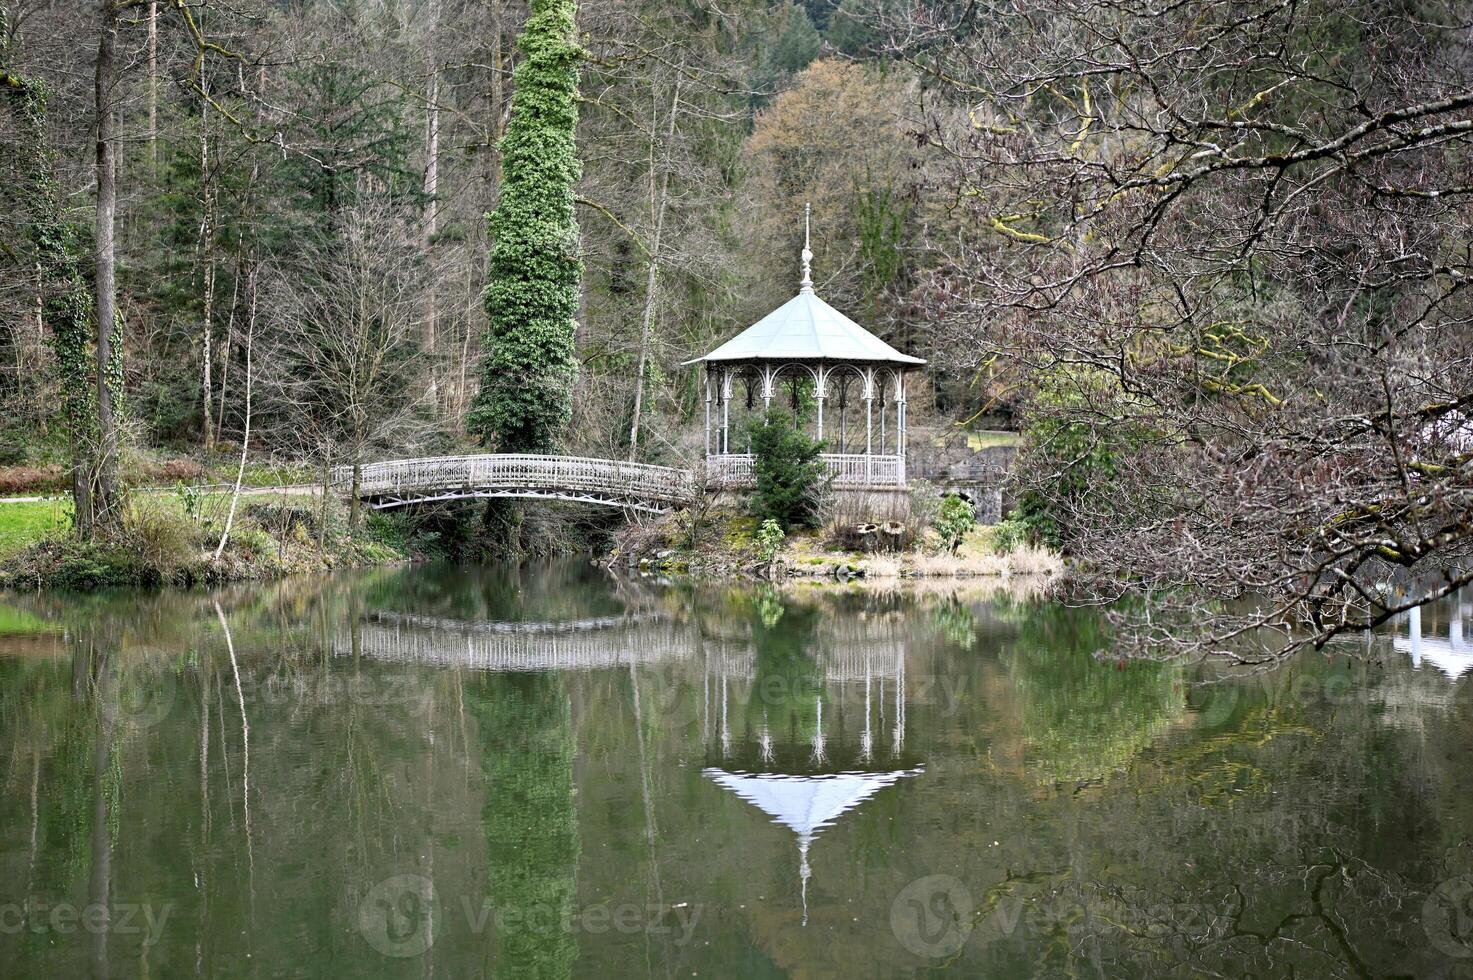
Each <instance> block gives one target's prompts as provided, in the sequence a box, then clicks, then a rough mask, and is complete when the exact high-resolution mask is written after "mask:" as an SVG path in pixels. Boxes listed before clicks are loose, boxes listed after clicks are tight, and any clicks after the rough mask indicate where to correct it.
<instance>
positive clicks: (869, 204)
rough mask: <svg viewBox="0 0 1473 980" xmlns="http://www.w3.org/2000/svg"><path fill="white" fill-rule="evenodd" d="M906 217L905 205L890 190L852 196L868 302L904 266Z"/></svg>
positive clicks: (876, 190) (868, 190)
mask: <svg viewBox="0 0 1473 980" xmlns="http://www.w3.org/2000/svg"><path fill="white" fill-rule="evenodd" d="M909 213H910V209H909V208H908V207H907V205H906V203H905V201H903V200H902V199H901V198H900V197H899V195H897V194H896V193H895V191H894V190H893V189H892V188H889V187H885V188H881V189H875V188H868V189H865V190H863V191H861V192H859V193H858V194H856V195H855V198H854V221H855V225H856V226H857V227H858V229H859V254H860V255H861V256H862V257H863V259H864V267H865V280H866V283H865V285H866V287H867V291H868V293H869V295H870V297H871V298H873V297H874V296H875V295H877V294H878V293H879V292H880V291H881V290H883V289H884V288H885V287H886V286H888V285H890V283H892V282H894V281H895V277H896V276H898V275H900V270H901V268H902V267H903V266H904V264H905V257H904V255H903V253H902V251H901V239H902V236H903V235H904V232H905V219H906V217H907V216H908V215H909Z"/></svg>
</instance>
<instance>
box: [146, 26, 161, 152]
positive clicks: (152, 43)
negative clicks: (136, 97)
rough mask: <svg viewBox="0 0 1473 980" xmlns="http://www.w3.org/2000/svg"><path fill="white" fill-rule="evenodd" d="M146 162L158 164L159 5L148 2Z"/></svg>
mask: <svg viewBox="0 0 1473 980" xmlns="http://www.w3.org/2000/svg"><path fill="white" fill-rule="evenodd" d="M148 164H149V168H150V169H151V170H154V171H157V170H158V166H159V5H158V0H149V4H148Z"/></svg>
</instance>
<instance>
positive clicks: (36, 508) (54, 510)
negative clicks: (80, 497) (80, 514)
mask: <svg viewBox="0 0 1473 980" xmlns="http://www.w3.org/2000/svg"><path fill="white" fill-rule="evenodd" d="M71 526H72V505H71V502H70V501H68V500H64V499H57V500H35V501H27V502H25V503H5V502H3V501H0V558H4V557H8V556H10V555H14V554H16V553H18V552H20V551H21V550H23V549H24V548H25V547H26V546H28V545H31V544H34V543H35V542H37V541H40V540H41V539H42V538H44V537H46V536H48V535H51V534H59V533H62V532H64V531H66V530H67V529H68V528H70V527H71Z"/></svg>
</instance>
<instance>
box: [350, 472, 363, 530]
mask: <svg viewBox="0 0 1473 980" xmlns="http://www.w3.org/2000/svg"><path fill="white" fill-rule="evenodd" d="M362 487H363V463H362V462H361V461H359V460H357V459H355V460H353V487H352V493H351V495H350V496H349V497H348V527H349V528H351V529H352V530H354V531H356V530H358V523H359V521H361V520H362V518H363V501H362V500H360V499H359V498H358V494H359V492H360V490H361V489H362Z"/></svg>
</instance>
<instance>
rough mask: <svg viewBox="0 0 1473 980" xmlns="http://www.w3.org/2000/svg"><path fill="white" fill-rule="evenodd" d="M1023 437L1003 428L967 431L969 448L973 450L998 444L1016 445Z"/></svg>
mask: <svg viewBox="0 0 1473 980" xmlns="http://www.w3.org/2000/svg"><path fill="white" fill-rule="evenodd" d="M1022 438H1023V437H1022V436H1021V435H1019V434H1018V433H1016V432H1005V431H1003V430H1002V429H984V430H982V431H981V432H968V433H967V448H968V449H971V450H974V451H975V450H979V449H993V448H995V447H997V446H1016V445H1017V444H1018V442H1019V441H1020V440H1021V439H1022Z"/></svg>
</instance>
